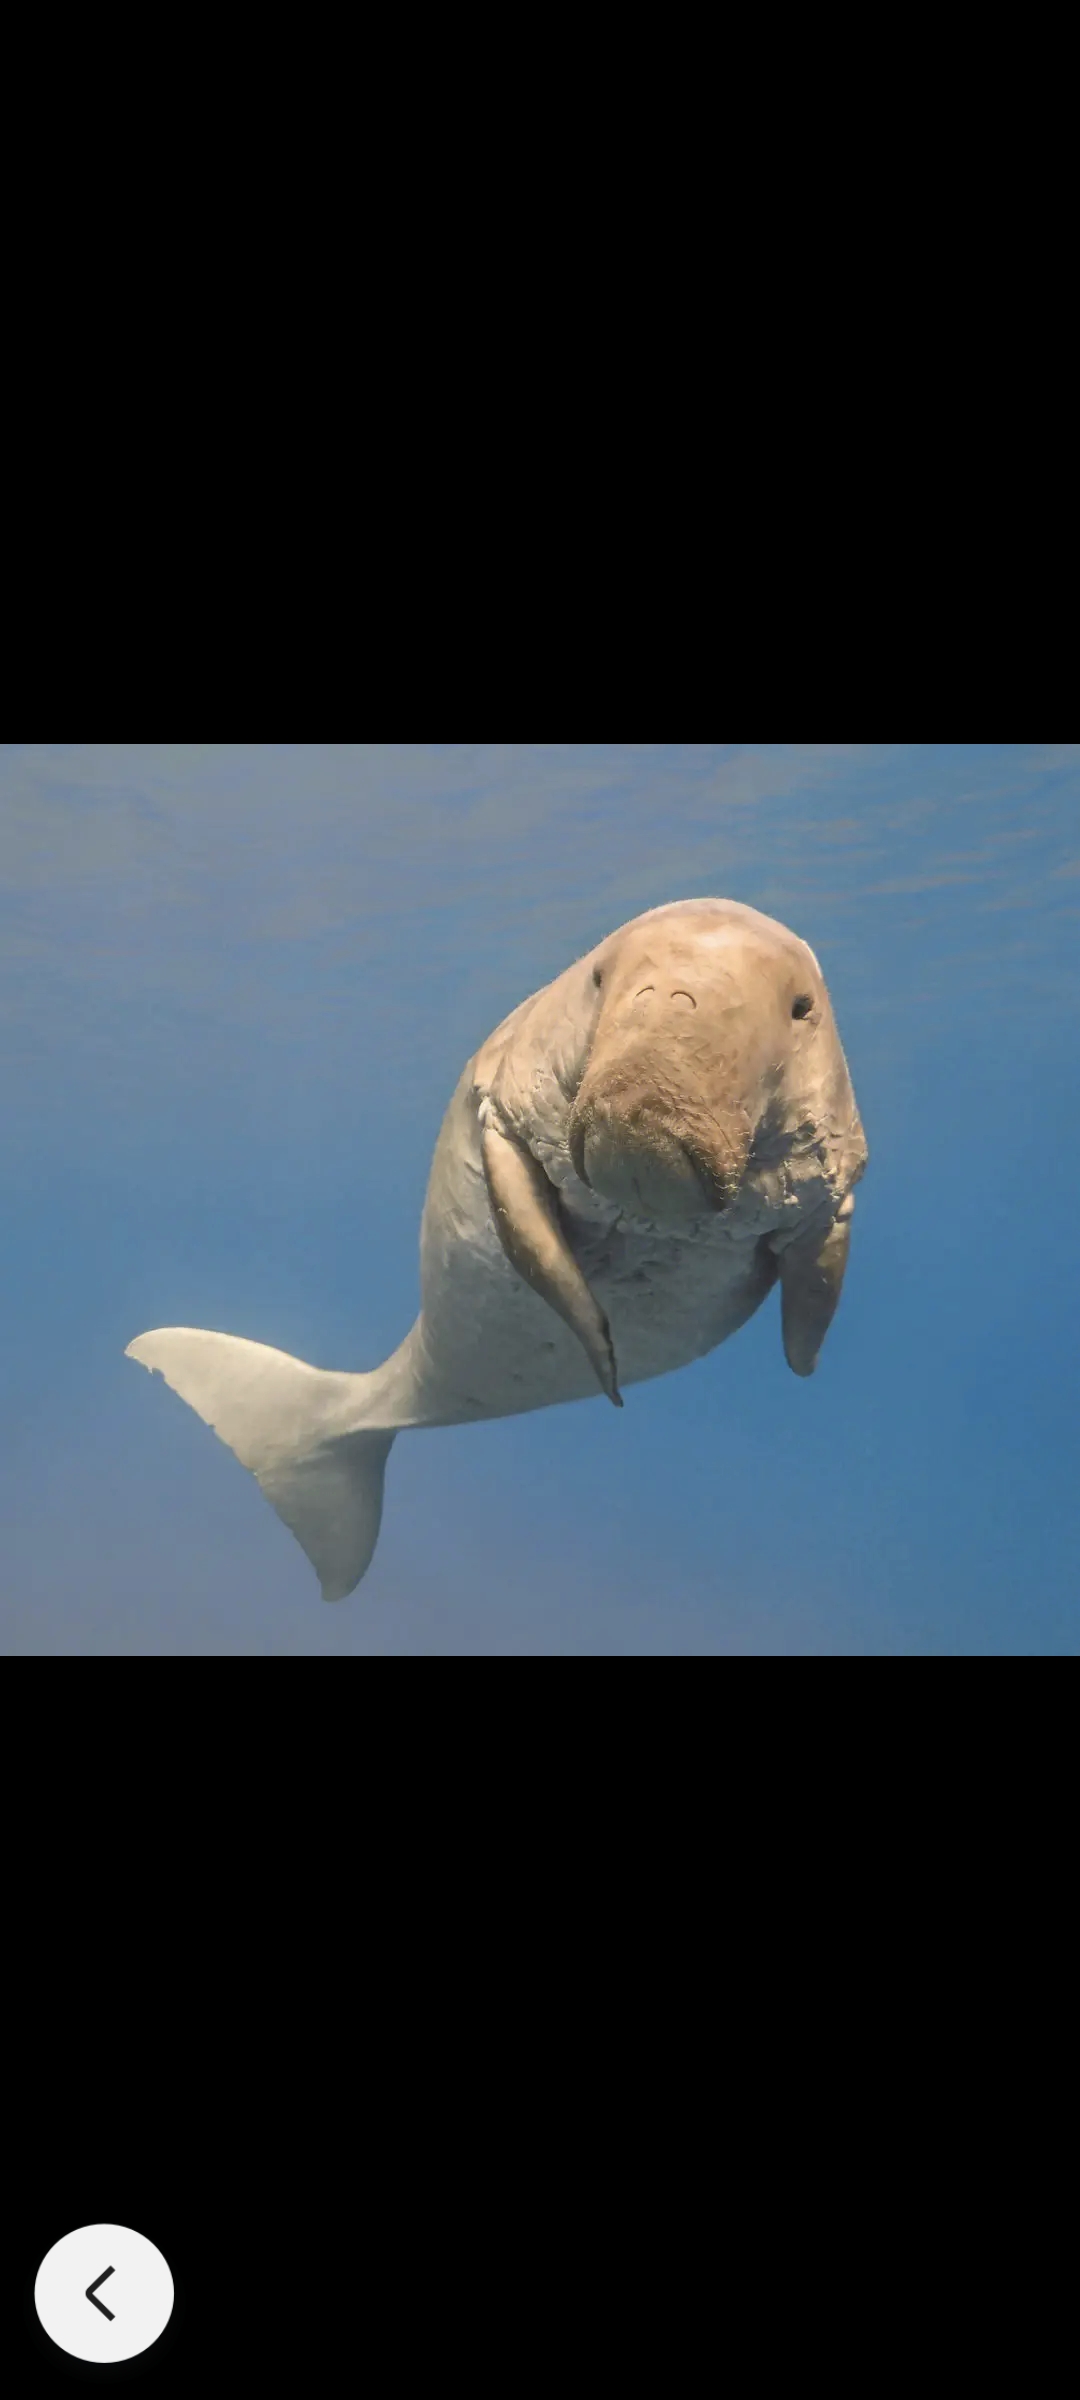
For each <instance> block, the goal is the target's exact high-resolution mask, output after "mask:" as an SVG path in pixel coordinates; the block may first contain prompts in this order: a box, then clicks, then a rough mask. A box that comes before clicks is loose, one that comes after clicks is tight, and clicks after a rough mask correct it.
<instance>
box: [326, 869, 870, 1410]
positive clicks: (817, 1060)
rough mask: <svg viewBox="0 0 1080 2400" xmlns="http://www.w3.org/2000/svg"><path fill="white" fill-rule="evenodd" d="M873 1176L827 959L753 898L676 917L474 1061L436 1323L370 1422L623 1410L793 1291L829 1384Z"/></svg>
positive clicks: (583, 964) (423, 1262)
mask: <svg viewBox="0 0 1080 2400" xmlns="http://www.w3.org/2000/svg"><path fill="white" fill-rule="evenodd" d="M806 1001H809V1002H810V1007H809V1010H808V1011H807V1013H805V1014H800V1015H798V1016H795V1015H793V1013H792V1011H793V1008H794V1007H795V1006H796V1004H798V1005H799V1007H800V1009H801V1008H802V1007H803V1005H804V1004H805V1002H806ZM866 1161H867V1146H866V1140H865V1137H864V1134H863V1129H862V1125H861V1122H860V1119H859V1113H858V1109H857V1108H856V1105H855V1096H854V1093H853V1091H852V1088H851V1082H850V1079H849V1076H848V1071H847V1064H846V1061H845V1058H844V1054H843V1051H842V1049H841V1047H840V1040H839V1036H838V1034H837V1031H836V1026H835V1023H834V1021H833V1014H832V1009H831V1007H830V1005H829V996H828V993H827V991H826V989H825V984H824V980H823V977H822V974H821V970H820V968H819V966H818V963H817V960H816V958H815V957H814V953H813V951H812V950H810V949H809V948H808V946H807V944H806V943H805V942H802V941H800V940H799V939H798V937H797V936H796V935H795V934H793V933H789V932H788V930H787V928H786V927H785V926H783V925H779V924H777V923H775V922H774V920H773V919H772V918H771V917H765V916H762V915H760V914H759V913H758V911H757V910H756V909H752V908H746V907H743V906H741V905H740V904H739V903H738V902H736V901H732V900H680V901H675V902H673V903H672V904H671V905H670V906H668V907H664V908H656V909H650V910H649V911H648V912H647V913H646V915H644V916H641V917H635V918H634V919H633V921H632V922H631V923H630V924H629V925H624V926H622V927H621V928H620V929H619V931H618V932H617V933H613V934H611V935H610V936H609V937H608V939H607V940H606V941H603V942H601V943H599V944H598V946H597V948H596V949H595V950H591V951H590V952H589V954H588V956H587V957H586V958H583V959H579V960H578V961H577V962H576V964H575V965H574V966H572V967H568V968H567V970H566V972H565V974H562V975H559V976H557V977H556V979H555V981H554V982H553V983H549V984H547V985H546V986H545V988H544V989H543V990H542V991H540V992H537V993H535V994H534V995H533V997H532V998H531V999H529V1000H524V1001H522V1003H521V1006H520V1007H519V1008H516V1009H515V1010H514V1011H513V1013H512V1015H510V1016H509V1017H507V1018H506V1019H505V1020H504V1022H503V1023H502V1024H501V1025H500V1026H499V1027H498V1028H497V1030H496V1031H495V1032H494V1033H493V1034H491V1035H490V1036H489V1039H488V1040H487V1041H486V1042H485V1043H484V1045H483V1048H482V1049H481V1050H479V1051H478V1052H477V1054H476V1056H475V1058H473V1059H471V1060H470V1061H469V1064H468V1066H467V1067H466V1069H465V1071H464V1074H463V1075H462V1077H461V1080H460V1082H459V1084H458V1087H457V1090H456V1092H455V1094H454V1097H453V1100H452V1101H451V1103H450V1107H449V1109H448V1110H447V1113H446V1117H445V1118H444V1121H443V1125H442V1130H441V1132H440V1134H439V1138H438V1142H437V1144H436V1148H435V1154H434V1158H433V1160H432V1167H431V1177H430V1181H429V1184H428V1192H427V1200H426V1203H425V1207H424V1215H423V1222H422V1227H421V1234H420V1271H421V1292H422V1310H421V1315H420V1317H419V1318H418V1319H417V1322H416V1324H415V1325H414V1326H413V1329H412V1331H411V1333H410V1334H409V1335H408V1336H407V1338H406V1340H405V1342H404V1343H403V1344H402V1346H401V1348H400V1350H398V1351H397V1352H396V1353H395V1354H394V1357H393V1358H392V1359H388V1360H387V1362H386V1365H385V1366H384V1367H382V1368H380V1369H379V1370H377V1373H378V1378H379V1382H380V1385H381V1387H382V1389H381V1394H380V1399H381V1401H382V1402H383V1404H384V1405H383V1406H380V1407H379V1411H378V1416H377V1418H375V1417H372V1416H370V1415H366V1416H365V1417H364V1419H363V1422H364V1423H366V1424H372V1423H374V1422H379V1423H382V1424H386V1425H390V1424H394V1425H396V1426H405V1425H447V1424H458V1423H461V1422H462V1421H465V1420H469V1419H473V1418H477V1419H479V1418H483V1417H502V1416H510V1415H514V1414H517V1413H518V1412H519V1411H522V1410H526V1409H534V1408H546V1407H550V1406H551V1405H552V1404H553V1403H555V1402H559V1401H566V1400H576V1399H585V1398H587V1397H588V1396H589V1395H590V1394H595V1393H596V1392H597V1390H598V1389H602V1390H604V1391H606V1392H607V1394H608V1396H609V1397H610V1398H611V1399H613V1400H615V1401H616V1403H617V1404H618V1394H619V1391H620V1388H621V1387H623V1386H626V1385H628V1384H632V1383H642V1382H645V1381H647V1380H648V1378H649V1377H650V1376H654V1375H667V1374H670V1373H671V1371H672V1370H673V1369H674V1368H676V1367H682V1366H685V1365H686V1364H687V1363H688V1361H689V1360H691V1359H694V1358H701V1357H702V1356H703V1355H704V1354H705V1352H706V1351H709V1350H714V1349H715V1348H716V1346H717V1344H718V1343H720V1342H723V1341H726V1340H727V1337H728V1335H729V1334H732V1333H734V1332H735V1331H736V1330H737V1328H738V1327H739V1326H740V1325H743V1324H745V1323H746V1320H747V1318H748V1317H750V1316H752V1315H753V1313H754V1310H755V1309H757V1308H759V1307H760V1305H761V1302H762V1301H763V1300H764V1299H765V1298H766V1296H767V1294H768V1293H769V1291H770V1290H771V1289H772V1286H773V1284H774V1283H775V1282H776V1281H777V1279H778V1278H779V1281H780V1287H781V1321H782V1332H783V1340H784V1348H785V1353H786V1356H787V1360H788V1364H789V1366H791V1367H792V1369H793V1370H794V1372H795V1373H796V1374H797V1375H809V1374H812V1372H813V1369H814V1366H815V1364H816V1361H817V1356H818V1352H819V1350H820V1348H821V1344H822V1342H823V1340H824V1338H825V1334H826V1332H827V1330H828V1327H829V1323H830V1321H831V1318H832V1315H833V1312H834V1309H835V1307H836V1303H837V1301H838V1299H839V1296H840V1286H841V1283H842V1280H843V1273H844V1267H845V1264H846V1260H847V1250H848V1241H849V1234H850V1221H851V1214H852V1211H853V1209H854V1205H855V1203H854V1199H853V1197H852V1187H853V1185H854V1184H855V1183H856V1182H857V1181H858V1179H859V1177H860V1175H861V1174H862V1172H863V1169H864V1167H865V1165H866ZM372 1398H373V1399H374V1394H373V1395H372ZM355 1421H356V1420H355V1419H353V1422H355Z"/></svg>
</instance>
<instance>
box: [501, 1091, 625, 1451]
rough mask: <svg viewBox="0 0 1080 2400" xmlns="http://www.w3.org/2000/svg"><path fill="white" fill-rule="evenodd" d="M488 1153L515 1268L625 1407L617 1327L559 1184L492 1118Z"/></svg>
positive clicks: (506, 1244) (504, 1243)
mask: <svg viewBox="0 0 1080 2400" xmlns="http://www.w3.org/2000/svg"><path fill="white" fill-rule="evenodd" d="M482 1156H483V1161H484V1175H485V1178H486V1181H487V1187H488V1193H489V1195H490V1199H491V1210H492V1215H493V1217H494V1220H495V1227H496V1231H497V1233H498V1236H499V1240H500V1241H501V1243H502V1246H503V1249H504V1250H505V1252H506V1255H507V1257H508V1259H509V1261H510V1264H511V1266H512V1267H516V1268H517V1272H518V1274H519V1275H520V1276H521V1277H522V1279H523V1281H524V1282H525V1283H530V1284H531V1285H532V1288H533V1290H534V1292H539V1294H540V1298H541V1299H542V1300H546V1301H547V1303H548V1306H549V1308H553V1309H554V1310H555V1312H556V1314H557V1315H558V1316H560V1317H561V1318H562V1319H563V1322H564V1324H567V1325H569V1327H570V1330H571V1333H576V1335H577V1337H578V1340H579V1342H580V1343H581V1346H582V1349H583V1350H584V1352H585V1355H586V1357H587V1358H588V1359H589V1361H590V1363H591V1365H592V1366H593V1367H595V1369H596V1373H597V1375H598V1376H599V1379H600V1382H601V1384H602V1386H603V1389H604V1390H605V1392H606V1393H607V1396H608V1399H609V1400H613V1401H614V1403H615V1406H616V1408H621V1407H622V1399H621V1396H620V1393H619V1387H618V1381H617V1377H616V1368H615V1351H614V1347H613V1345H612V1340H611V1328H610V1326H609V1325H608V1321H607V1318H606V1316H605V1315H604V1311H603V1309H602V1308H601V1306H600V1303H599V1301H598V1300H597V1299H596V1297H595V1295H594V1294H593V1293H592V1292H591V1291H590V1290H589V1286H588V1284H587V1283H586V1281H585V1277H584V1275H583V1274H582V1272H581V1268H580V1267H579V1265H578V1263H577V1260H576V1258H575V1257H574V1256H573V1253H572V1251H571V1249H570V1246H569V1244H568V1242H567V1239H566V1235H565V1234H564V1232H563V1229H562V1226H561V1225H560V1223H559V1217H558V1209H557V1203H556V1195H555V1186H554V1184H552V1183H550V1182H549V1181H548V1178H547V1176H546V1175H545V1173H544V1170H543V1167H542V1166H541V1165H540V1162H539V1160H538V1159H535V1158H534V1157H533V1154H532V1152H531V1150H528V1149H526V1147H525V1144H524V1142H517V1141H514V1139H513V1138H512V1136H511V1135H509V1134H505V1133H500V1132H499V1130H498V1127H497V1126H495V1125H492V1124H491V1123H490V1121H489V1122H488V1124H487V1125H485V1127H484V1134H483V1150H482Z"/></svg>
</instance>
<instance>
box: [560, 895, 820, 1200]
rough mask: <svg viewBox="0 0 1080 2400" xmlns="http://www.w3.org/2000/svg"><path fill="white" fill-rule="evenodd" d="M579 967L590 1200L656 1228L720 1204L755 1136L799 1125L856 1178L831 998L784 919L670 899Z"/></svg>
mask: <svg viewBox="0 0 1080 2400" xmlns="http://www.w3.org/2000/svg"><path fill="white" fill-rule="evenodd" d="M591 974H592V981H593V984H594V986H595V988H596V994H597V1011H596V1015H595V1018H594V1021H593V1027H592V1038H591V1040H590V1042H589V1046H588V1055H587V1060H586V1064H585V1068H584V1073H583V1075H582V1077H581V1081H580V1083H579V1085H578V1089H577V1091H576V1094H575V1096H574V1100H573V1105H572V1108H571V1111H570V1118H569V1124H568V1128H567V1136H568V1142H569V1149H570V1155H571V1158H572V1160H573V1164H574V1168H575V1170H576V1172H577V1174H578V1175H579V1176H580V1178H581V1180H582V1182H583V1183H586V1184H588V1185H589V1187H590V1188H591V1189H592V1191H594V1192H595V1193H596V1194H597V1195H598V1196H599V1197H601V1198H602V1199H604V1200H606V1201H608V1202H610V1203H613V1204H614V1205H615V1206H617V1207H619V1208H621V1209H624V1210H625V1211H626V1212H627V1213H628V1214H629V1215H631V1216H636V1217H646V1218H650V1219H652V1220H654V1221H658V1222H660V1223H665V1222H667V1223H676V1222H678V1221H680V1220H685V1219H688V1218H693V1217H700V1216H701V1214H702V1212H703V1211H704V1210H716V1211H723V1210H724V1209H727V1208H729V1207H730V1206H731V1204H732V1202H733V1201H734V1200H735V1199H736V1198H737V1197H738V1195H739V1192H740V1191H741V1189H742V1187H743V1184H744V1180H745V1178H746V1176H747V1173H748V1171H749V1170H750V1168H751V1164H752V1162H753V1161H754V1159H755V1158H757V1157H758V1156H760V1154H761V1148H762V1145H763V1144H764V1145H765V1146H766V1147H767V1146H768V1145H770V1144H772V1145H775V1146H777V1149H778V1154H782V1153H783V1150H784V1148H785V1147H786V1146H787V1144H788V1143H789V1142H790V1141H792V1140H793V1139H794V1138H795V1137H796V1136H797V1135H798V1133H799V1132H800V1130H801V1131H802V1132H803V1133H804V1135H805V1136H806V1137H807V1138H809V1137H810V1136H811V1134H814V1135H820V1134H824V1135H825V1137H826V1139H828V1137H829V1136H830V1134H832V1135H834V1137H835V1139H834V1143H833V1147H834V1148H836V1147H840V1146H842V1143H843V1141H844V1140H845V1139H847V1140H848V1141H849V1144H850V1145H851V1146H852V1156H851V1159H850V1167H851V1169H852V1170H853V1171H852V1172H851V1173H850V1174H849V1176H848V1178H847V1179H848V1180H851V1181H854V1180H855V1176H856V1175H857V1174H858V1173H859V1172H861V1165H862V1160H860V1158H859V1157H858V1156H856V1155H855V1153H856V1152H857V1150H858V1146H859V1144H860V1143H862V1131H861V1126H859V1125H858V1119H857V1115H856V1112H855V1103H854V1095H853V1093H852V1091H851V1086H850V1082H849V1080H848V1075H847V1068H846V1064H845V1061H844V1055H843V1051H842V1050H841V1048H840V1043H839V1038H838V1036H837V1032H836V1027H835V1024H834V1021H833V1016H832V1010H831V1007H830V1004H829V996H828V993H827V991H826V989H825V984H824V980H823V977H822V974H821V969H820V967H819V966H818V962H817V959H816V958H815V956H814V953H813V951H812V950H811V949H810V948H809V947H808V945H807V944H806V943H805V942H803V941H800V939H799V938H798V936H797V935H796V934H794V933H791V932H789V931H788V929H787V927H786V926H784V925H781V924H778V923H776V922H775V921H774V920H773V919H772V918H771V917H766V916H762V915H761V914H759V912H758V911H757V910H756V909H752V908H746V907H743V906H741V905H740V904H739V903H737V902H734V901H726V900H683V901H678V902H674V903H673V904H672V905H671V906H670V907H666V908H657V909H653V910H650V912H649V913H648V915H646V916H643V917H638V918H636V919H635V920H634V921H633V922H632V923H631V924H629V925H626V926H624V927H623V928H622V929H621V930H620V932H619V933H617V934H614V935H612V937H611V939H610V940H609V941H608V942H606V943H602V944H601V945H600V947H599V948H598V950H597V951H596V953H595V954H594V956H593V960H592V967H591ZM853 1124H854V1128H855V1130H854V1132H852V1130H851V1129H852V1126H853ZM862 1151H863V1158H864V1157H865V1144H862Z"/></svg>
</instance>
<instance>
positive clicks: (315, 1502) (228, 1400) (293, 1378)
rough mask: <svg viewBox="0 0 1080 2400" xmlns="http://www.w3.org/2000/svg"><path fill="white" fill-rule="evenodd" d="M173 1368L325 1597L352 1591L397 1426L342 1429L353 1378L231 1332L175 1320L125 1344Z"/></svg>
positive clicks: (154, 1364) (370, 1539)
mask: <svg viewBox="0 0 1080 2400" xmlns="http://www.w3.org/2000/svg"><path fill="white" fill-rule="evenodd" d="M124 1355H125V1357H127V1358H135V1359H138V1361H139V1364H140V1365H141V1366H144V1367H149V1368H150V1369H151V1370H152V1372H154V1373H156V1374H159V1375H163V1376H164V1378H165V1381H166V1383H168V1384H171V1386H172V1389H173V1391H174V1392H178V1393H179V1395H180V1398H181V1399H182V1400H186V1401H187V1402H188V1404H189V1406H190V1407H191V1408H193V1409H194V1410H195V1411H196V1413H197V1415H198V1416H200V1417H202V1418H203V1420H204V1422H205V1423H206V1424H207V1425H211V1426H212V1427H213V1429H214V1432H215V1433H216V1434H217V1435H218V1436H219V1438H220V1440H221V1441H223V1442H225V1443H227V1445H228V1447H229V1449H230V1450H232V1451H233V1452H235V1455H236V1457H237V1458H238V1459H239V1460H240V1461H241V1464H242V1465H243V1466H245V1467H249V1468H250V1470H251V1472H252V1474H253V1475H254V1477H255V1479H256V1482H257V1483H258V1485H259V1487H260V1489H261V1490H262V1491H263V1492H265V1494H266V1497H267V1499H268V1500H269V1502H270V1505H271V1507H272V1508H275V1509H276V1510H277V1513H278V1516H279V1517H280V1518H281V1520H282V1523H283V1524H285V1525H287V1526H288V1528H289V1531H290V1533H291V1534H293V1535H295V1538H296V1540H297V1541H298V1542H299V1544H300V1547H301V1549H302V1550H304V1551H305V1552H306V1553H307V1556H308V1558H309V1559H310V1560H311V1564H312V1566H313V1567H314V1569H315V1572H316V1574H317V1576H318V1578H319V1582H320V1584H321V1585H322V1596H323V1599H324V1600H344V1599H346V1598H347V1597H348V1595H349V1593H350V1592H353V1591H355V1589H356V1586H357V1584H358V1583H359V1582H360V1579H361V1577H362V1576H363V1575H364V1574H366V1572H367V1569H368V1567H369V1566H370V1564H371V1559H372V1555H373V1553H374V1549H375V1544H376V1542H377V1541H378V1538H379V1526H380V1523H381V1520H382V1504H383V1477H384V1474H385V1471H386V1461H387V1459H388V1458H389V1455H390V1450H391V1446H392V1444H393V1441H394V1434H393V1433H391V1432H387V1431H385V1430H380V1429H378V1428H373V1429H372V1430H371V1431H370V1432H366V1431H363V1432H356V1431H352V1432H347V1433H341V1432H338V1431H336V1430H335V1426H336V1424H338V1423H340V1421H341V1416H342V1407H341V1402H342V1397H343V1392H344V1389H345V1387H346V1386H352V1387H353V1388H354V1389H355V1387H356V1386H357V1385H358V1384H359V1383H360V1382H361V1381H362V1378H361V1377H359V1376H355V1375H338V1374H327V1373H325V1372H324V1371H323V1370H322V1369H321V1368H319V1367H309V1366H307V1365H306V1364H305V1362H304V1360H303V1359H300V1358H290V1357H289V1355H288V1353H287V1351H285V1350H272V1349H270V1348H268V1347H267V1345H266V1344H265V1343H263V1342H247V1341H243V1340H241V1339H240V1337H239V1335H237V1334H231V1333H201V1332H197V1331H196V1330H195V1329H194V1328H193V1327H191V1326H188V1325H170V1326H167V1327H164V1328H163V1329H161V1330H159V1331H158V1332H157V1333H141V1334H140V1335H139V1336H138V1339H137V1340H136V1341H134V1342H129V1343H128V1346H127V1350H126V1351H125V1353H124Z"/></svg>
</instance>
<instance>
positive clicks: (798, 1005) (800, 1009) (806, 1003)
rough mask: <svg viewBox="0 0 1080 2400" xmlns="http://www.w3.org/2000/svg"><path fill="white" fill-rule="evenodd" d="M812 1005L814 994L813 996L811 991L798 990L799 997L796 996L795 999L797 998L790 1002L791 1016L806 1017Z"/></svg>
mask: <svg viewBox="0 0 1080 2400" xmlns="http://www.w3.org/2000/svg"><path fill="white" fill-rule="evenodd" d="M813 1005H814V996H813V993H812V992H800V993H799V997H798V999H797V1000H793V1001H792V1003H791V1013H792V1016H793V1017H808V1016H809V1014H810V1011H811V1009H812V1008H813Z"/></svg>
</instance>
